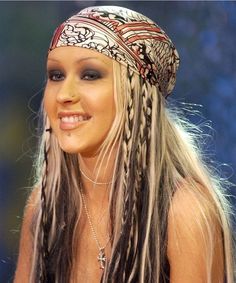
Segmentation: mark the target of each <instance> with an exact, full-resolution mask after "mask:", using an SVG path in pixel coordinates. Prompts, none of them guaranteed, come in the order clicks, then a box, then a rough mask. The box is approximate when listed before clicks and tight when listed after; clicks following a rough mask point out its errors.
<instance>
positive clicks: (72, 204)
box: [30, 62, 234, 283]
mask: <svg viewBox="0 0 236 283" xmlns="http://www.w3.org/2000/svg"><path fill="white" fill-rule="evenodd" d="M113 70H114V99H115V104H116V118H115V120H114V123H113V125H112V127H111V130H110V132H109V134H108V136H107V138H106V139H105V141H104V142H103V144H102V146H101V148H100V151H99V162H100V163H99V164H98V171H99V165H101V164H102V162H103V160H104V159H105V156H106V155H107V154H109V152H110V151H111V149H112V147H113V146H114V144H117V143H118V144H119V150H118V152H117V157H116V163H115V168H114V173H113V185H112V188H111V191H110V218H111V231H112V239H111V240H112V250H111V257H110V260H109V262H108V264H107V266H106V268H105V271H104V274H103V278H102V282H116V283H125V282H140V283H144V282H145V283H147V282H168V281H166V276H167V274H166V273H165V272H166V271H165V265H167V255H166V246H167V222H168V213H169V212H170V211H171V205H172V203H171V201H172V198H173V195H174V193H175V192H176V190H177V189H178V186H179V184H181V183H184V182H188V183H189V190H191V191H192V192H194V193H195V194H196V196H199V205H201V202H200V199H201V198H204V199H205V200H206V203H207V205H208V207H207V210H210V211H212V212H213V214H214V216H215V218H216V219H217V220H218V222H219V223H220V225H221V228H222V235H223V245H224V261H225V262H224V264H225V275H226V278H227V282H228V283H233V282H234V274H233V273H234V271H233V269H234V259H233V244H232V232H231V231H232V228H231V224H230V212H231V208H230V205H229V202H228V201H227V199H226V197H225V194H224V191H223V189H222V181H221V179H220V178H219V177H217V176H214V174H213V171H212V170H211V171H210V170H209V168H208V167H207V166H206V164H205V163H204V161H203V158H202V155H201V148H200V146H199V143H198V138H197V137H198V134H197V131H196V129H197V128H196V127H193V126H192V125H191V124H190V123H189V122H188V121H186V120H185V119H183V118H182V117H180V115H179V114H178V113H176V111H173V110H171V109H170V108H169V107H168V105H167V102H166V100H165V99H164V98H163V97H162V95H161V93H160V91H159V89H158V88H156V87H155V86H151V85H150V84H149V83H148V82H146V81H144V80H143V79H142V78H141V77H140V76H139V75H137V74H136V73H134V72H133V71H132V70H130V69H129V68H128V67H125V66H122V65H120V64H119V63H117V62H114V64H113ZM42 112H43V115H44V123H43V130H42V138H41V143H40V147H39V152H38V157H37V161H36V163H35V167H36V169H37V170H36V171H37V174H36V182H35V183H36V185H34V186H39V187H40V188H41V192H42V193H41V198H39V199H38V210H37V211H36V213H35V218H34V223H33V224H32V226H33V231H34V232H33V233H34V254H33V264H32V272H31V279H30V280H31V281H30V282H31V283H32V282H44V281H45V280H48V281H50V280H51V281H53V282H58V283H59V282H60V283H62V282H63V283H64V282H68V281H69V278H70V276H71V270H72V266H73V257H74V253H75V251H76V248H75V242H76V237H78V236H79V235H76V234H75V231H76V227H77V225H79V218H80V214H81V209H82V205H81V194H80V188H81V186H82V183H81V178H80V174H79V172H80V171H79V162H78V157H77V156H76V155H73V154H67V153H65V152H63V151H62V150H61V149H60V148H59V145H58V142H57V139H56V137H55V135H54V134H53V133H51V132H50V125H49V122H48V119H47V117H46V114H45V113H44V111H42ZM200 188H201V189H200ZM202 188H203V189H202ZM197 199H198V197H197ZM205 211H206V210H204V209H202V214H203V215H202V217H203V219H204V220H205V223H200V224H199V223H198V225H200V229H202V230H203V231H204V233H203V235H204V237H205V240H206V242H207V243H208V244H209V247H213V246H214V245H213V240H214V235H213V233H214V232H213V231H212V230H211V219H210V218H209V217H208V215H206V214H205ZM62 247H63V248H62ZM212 262H213V252H212V251H211V250H209V254H208V258H207V264H208V266H207V270H208V281H207V282H208V283H210V282H211V274H210V272H211V265H212Z"/></svg>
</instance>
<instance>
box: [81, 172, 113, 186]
mask: <svg viewBox="0 0 236 283" xmlns="http://www.w3.org/2000/svg"><path fill="white" fill-rule="evenodd" d="M80 172H81V174H82V175H83V176H84V177H85V178H86V179H87V180H89V181H90V182H91V183H93V184H94V185H99V186H103V185H110V184H111V183H112V181H110V182H95V181H93V180H92V179H91V178H89V176H87V175H86V174H85V173H84V172H83V171H82V170H81V168H80Z"/></svg>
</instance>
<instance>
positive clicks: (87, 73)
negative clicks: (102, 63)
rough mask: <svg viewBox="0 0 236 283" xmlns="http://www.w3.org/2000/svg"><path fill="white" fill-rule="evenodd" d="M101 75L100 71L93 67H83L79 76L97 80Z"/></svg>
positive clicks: (83, 78) (84, 78)
mask: <svg viewBox="0 0 236 283" xmlns="http://www.w3.org/2000/svg"><path fill="white" fill-rule="evenodd" d="M101 77H102V74H101V72H100V71H97V70H94V69H85V70H83V71H82V72H81V76H80V78H81V79H82V80H89V81H93V80H97V79H100V78H101Z"/></svg>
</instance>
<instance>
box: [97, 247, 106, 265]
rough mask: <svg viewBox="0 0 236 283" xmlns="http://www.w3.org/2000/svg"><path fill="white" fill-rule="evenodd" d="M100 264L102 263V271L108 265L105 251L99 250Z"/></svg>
mask: <svg viewBox="0 0 236 283" xmlns="http://www.w3.org/2000/svg"><path fill="white" fill-rule="evenodd" d="M97 259H98V261H99V263H100V269H104V268H105V263H106V256H105V252H104V249H100V250H99V254H98V257H97Z"/></svg>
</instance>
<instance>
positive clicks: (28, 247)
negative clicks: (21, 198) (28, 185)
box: [14, 188, 39, 283]
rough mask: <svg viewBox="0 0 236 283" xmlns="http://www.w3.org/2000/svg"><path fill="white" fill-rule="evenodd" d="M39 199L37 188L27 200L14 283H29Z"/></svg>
mask: <svg viewBox="0 0 236 283" xmlns="http://www.w3.org/2000/svg"><path fill="white" fill-rule="evenodd" d="M38 199H39V190H38V188H35V189H33V190H32V192H31V193H30V196H29V198H28V200H27V203H26V206H25V211H24V217H23V222H22V225H21V236H20V247H19V256H18V262H17V269H16V273H15V279H14V283H20V282H26V283H27V282H28V281H29V273H30V266H31V265H30V263H31V256H32V251H33V235H32V233H31V226H32V221H33V217H34V215H35V211H36V208H37V204H38Z"/></svg>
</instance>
